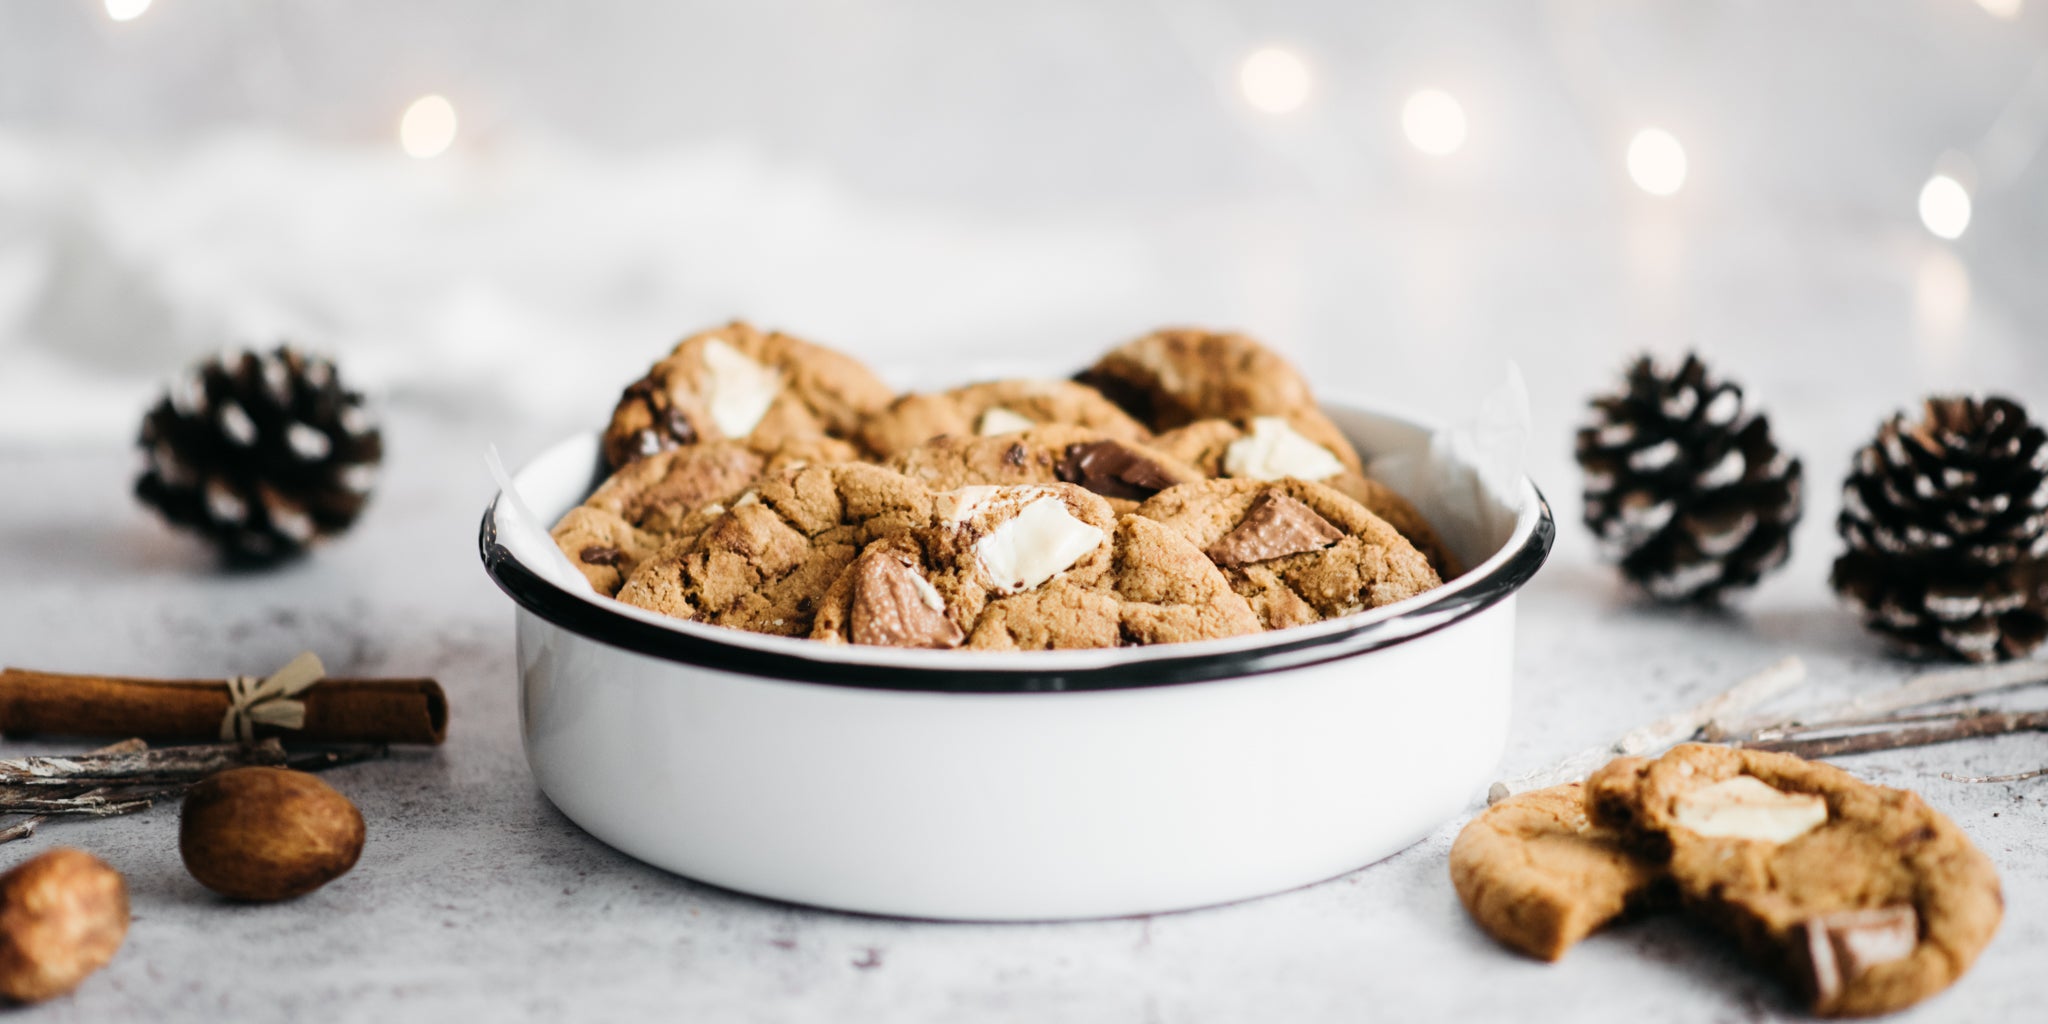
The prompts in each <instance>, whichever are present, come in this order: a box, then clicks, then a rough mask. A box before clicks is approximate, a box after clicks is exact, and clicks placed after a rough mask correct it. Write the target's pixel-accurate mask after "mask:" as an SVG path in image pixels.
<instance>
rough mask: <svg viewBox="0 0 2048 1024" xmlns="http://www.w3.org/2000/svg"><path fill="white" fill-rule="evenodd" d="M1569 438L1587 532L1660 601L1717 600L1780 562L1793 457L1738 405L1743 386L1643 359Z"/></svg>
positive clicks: (1794, 491)
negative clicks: (1582, 483)
mask: <svg viewBox="0 0 2048 1024" xmlns="http://www.w3.org/2000/svg"><path fill="white" fill-rule="evenodd" d="M1592 406H1593V417H1592V422H1591V423H1590V424H1589V425H1587V426H1586V427H1585V428H1583V429H1581V430H1580V431H1579V439H1578V459H1579V465H1580V467H1582V468H1583V469H1584V470H1585V473H1586V493H1585V499H1586V525H1587V526H1588V527H1591V528H1592V530H1593V533H1594V534H1595V535H1596V536H1597V537H1599V539H1600V542H1601V547H1602V548H1603V550H1604V551H1605V552H1606V554H1607V555H1608V557H1609V558H1610V559H1611V560H1613V561H1617V562H1619V563H1620V565H1621V571H1622V574H1623V575H1625V576H1627V577H1628V578H1629V579H1630V580H1632V581H1634V582H1635V583H1637V584H1638V585H1640V586H1641V587H1642V588H1643V589H1644V590H1646V591H1648V592H1649V594H1650V595H1651V596H1652V597H1655V598H1657V599H1659V600H1663V601H1697V602H1702V603H1708V604H1712V603H1717V602H1719V601H1720V600H1721V598H1722V597H1723V596H1724V594H1726V593H1727V592H1728V591H1731V590H1736V589H1741V588H1746V587H1751V586H1755V585H1756V582H1757V580H1759V579H1761V578H1762V577H1763V575H1764V573H1767V572H1769V571H1771V570H1772V569H1775V568H1777V567H1778V566H1779V565H1782V564H1784V561H1785V556H1786V555H1787V554H1788V553H1789V552H1790V550H1791V539H1792V527H1793V526H1794V525H1795V524H1797V523H1798V522H1799V514H1800V510H1801V501H1800V471H1799V460H1798V459H1795V458H1792V457H1791V456H1788V455H1786V454H1785V453H1783V452H1781V451H1779V450H1778V445H1777V443H1776V442H1775V441H1773V440H1772V439H1771V425H1770V421H1769V420H1767V419H1766V418H1765V417H1764V416H1762V415H1761V414H1754V413H1751V412H1749V411H1746V410H1745V409H1744V408H1743V401H1742V389H1741V388H1739V387H1736V386H1735V385H1734V384H1730V383H1726V382H1717V381H1715V380H1714V379H1712V378H1711V377H1709V376H1708V375H1707V369H1706V366H1705V365H1704V364H1702V363H1701V362H1700V361H1699V359H1698V357H1696V356H1687V357H1686V359H1685V364H1684V365H1683V366H1681V367H1679V368H1678V371H1677V372H1676V373H1673V374H1669V375H1666V374H1663V373H1660V372H1659V371H1658V368H1657V366H1656V365H1655V364H1654V363H1653V362H1652V361H1651V360H1650V359H1649V358H1648V357H1647V356H1645V357H1643V358H1640V359H1637V360H1636V361H1635V363H1634V364H1633V365H1632V366H1630V367H1629V370H1628V383H1627V389H1626V390H1625V391H1623V392H1622V393H1620V394H1614V395H1605V396H1601V397H1599V398H1595V399H1594V400H1593V402H1592Z"/></svg>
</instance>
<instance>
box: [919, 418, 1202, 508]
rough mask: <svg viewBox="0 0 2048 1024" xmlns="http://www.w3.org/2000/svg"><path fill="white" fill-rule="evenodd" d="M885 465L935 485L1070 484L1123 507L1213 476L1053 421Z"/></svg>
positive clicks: (952, 443) (940, 443)
mask: <svg viewBox="0 0 2048 1024" xmlns="http://www.w3.org/2000/svg"><path fill="white" fill-rule="evenodd" d="M886 465H888V466H889V468H891V469H894V470H896V471H897V472H899V473H902V474H904V475H906V476H909V477H911V478H913V479H915V480H917V481H919V482H921V483H924V484H926V485H927V486H929V487H931V488H932V489H933V490H952V489H954V488H956V487H969V486H975V485H981V484H999V485H1005V486H1008V485H1017V484H1052V483H1069V484H1076V485H1079V486H1081V487H1085V488H1087V489H1088V490H1090V491H1093V492H1095V493H1096V494H1099V495H1101V496H1102V497H1103V498H1104V499H1105V500H1107V501H1108V502H1109V504H1110V507H1111V508H1113V509H1115V510H1116V511H1118V512H1128V511H1131V510H1132V509H1134V508H1136V507H1137V506H1138V502H1140V501H1143V500H1144V499H1146V498H1149V497H1151V496H1152V495H1154V494H1157V493H1159V492H1160V491H1162V490H1165V489H1166V488H1168V487H1172V486H1173V485H1175V484H1182V483H1189V482H1191V481H1195V480H1203V479H1207V474H1205V473H1203V472H1202V471H1201V470H1199V469H1196V468H1195V467H1194V466H1191V465H1189V464H1187V463H1186V462H1183V461H1181V460H1179V459H1176V458H1174V457H1173V456H1171V455H1167V454H1166V453H1164V452H1161V451H1158V450H1156V449H1154V448H1152V447H1150V446H1148V445H1145V444H1143V443H1140V442H1137V441H1130V440H1124V439H1119V438H1115V437H1112V436H1110V435H1108V434H1105V433H1102V432H1101V431H1098V430H1093V429H1090V428H1087V427H1077V426H1068V425H1060V424H1054V425H1047V426H1041V427H1033V428H1031V429H1030V430H1023V431H1018V432H1016V433H1010V434H1002V435H997V436H992V437H972V436H962V435H957V434H949V435H946V436H943V437H935V438H933V439H931V440H929V441H926V442H924V443H922V444H919V445H916V446H915V447H912V448H909V449H907V450H905V451H902V452H899V453H897V455H896V456H895V457H894V458H891V459H890V460H889V461H888V462H887V463H886Z"/></svg>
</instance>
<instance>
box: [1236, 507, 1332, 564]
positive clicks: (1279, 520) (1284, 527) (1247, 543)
mask: <svg viewBox="0 0 2048 1024" xmlns="http://www.w3.org/2000/svg"><path fill="white" fill-rule="evenodd" d="M1342 539H1344V534H1343V532H1342V531H1340V530H1338V529H1337V528H1336V527H1334V526H1331V525H1330V521H1329V520H1327V519H1324V518H1323V517H1322V516H1319V515H1317V514H1316V510H1315V509H1312V508H1310V507H1308V506H1307V505H1304V504H1302V503H1301V502H1300V501H1299V500H1297V499H1294V498H1290V497H1288V496H1287V495H1285V494H1280V493H1277V492H1270V491H1269V492H1267V493H1265V494H1261V495H1259V497H1258V499H1257V500H1255V501H1253V502H1252V507H1251V509H1250V510H1249V511H1247V512H1246V513H1245V514H1244V519H1243V520H1241V521H1239V522H1238V524H1237V526H1236V527H1234V528H1232V529H1231V531H1230V532H1229V533H1226V534H1224V535H1223V536H1222V537H1221V538H1219V539H1218V540H1217V541H1216V543H1214V544H1211V545H1209V550H1208V551H1207V552H1205V553H1206V554H1207V555H1208V556H1209V559H1210V560H1211V561H1213V562H1215V563H1216V564H1217V565H1250V564H1252V563H1254V562H1264V561H1267V560H1270V559H1274V558H1280V557H1282V556H1284V555H1297V554H1300V553H1302V552H1304V551H1317V550H1321V549H1322V548H1326V547H1329V546H1330V545H1332V544H1335V543H1337V542H1338V541H1340V540H1342Z"/></svg>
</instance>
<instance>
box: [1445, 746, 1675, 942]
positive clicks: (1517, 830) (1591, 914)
mask: <svg viewBox="0 0 2048 1024" xmlns="http://www.w3.org/2000/svg"><path fill="white" fill-rule="evenodd" d="M1585 803H1586V802H1585V795H1584V792H1583V786H1582V785H1581V784H1580V783H1577V782H1574V783H1570V784H1568V785H1563V786H1553V787H1551V788H1549V789H1539V790H1536V791H1534V792H1530V793H1523V794H1521V795H1519V796H1513V797H1509V798H1508V799H1506V800H1503V801H1501V802H1500V803H1497V804H1495V805H1493V806H1492V807H1489V808H1487V809H1486V810H1484V811H1481V812H1480V813H1479V816H1478V817H1476V818H1473V819H1472V820H1471V821H1470V822H1468V823H1467V824H1466V825H1465V827H1464V829H1463V830H1462V831H1460V832H1459V833H1458V839H1457V841H1456V842H1454V843H1452V844H1451V885H1452V886H1453V887H1454V888H1456V889H1457V891H1458V899H1459V900H1461V901H1462V902H1463V903H1464V904H1465V910H1466V911H1467V912H1468V913H1470V914H1471V915H1472V919H1473V920H1474V921H1477V922H1478V923H1479V926H1480V927H1481V928H1484V929H1486V932H1487V934H1489V935H1491V936H1493V937H1494V938H1496V939H1499V940H1500V941H1501V942H1502V943H1503V944H1505V945H1508V946H1511V947H1513V948H1515V949H1518V950H1520V951H1522V952H1524V953H1527V954H1529V955H1530V956H1533V957H1536V958H1538V959H1542V960H1556V959H1558V958H1560V957H1562V956H1564V954H1565V951H1566V950H1568V949H1570V948H1571V947H1572V946H1573V945H1575V944H1577V943H1578V941H1579V940H1580V939H1583V938H1585V937H1586V936H1588V935H1591V934H1592V933H1594V932H1595V931H1598V930H1599V929H1601V928H1604V927H1606V926H1607V925H1608V924H1610V923H1612V922H1614V921H1616V920H1619V919H1620V918H1622V917H1624V916H1627V915H1629V914H1631V913H1634V912H1637V911H1642V910H1646V909H1650V908H1653V907H1656V906H1660V905H1663V904H1666V903H1669V902H1671V901H1672V896H1671V891H1670V885H1671V882H1670V878H1669V876H1667V875H1666V874H1665V872H1664V869H1663V867H1662V866H1661V865H1659V864H1656V863H1654V862H1652V861H1651V860H1650V859H1648V858H1645V857H1642V856H1640V855H1638V854H1636V853H1634V852H1633V851H1631V850H1629V849H1628V848H1627V847H1626V846H1624V845H1623V844H1622V843H1621V841H1620V838H1619V837H1618V836H1617V835H1615V834H1614V833H1613V832H1610V831H1608V830H1606V829H1601V828H1596V827H1594V826H1593V824H1592V823H1591V822H1590V821H1588V820H1587V818H1586V806H1585Z"/></svg>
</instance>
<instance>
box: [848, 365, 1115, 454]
mask: <svg viewBox="0 0 2048 1024" xmlns="http://www.w3.org/2000/svg"><path fill="white" fill-rule="evenodd" d="M1048 424H1066V425H1069V426H1076V427H1086V428H1088V429H1090V430H1093V431H1095V432H1097V433H1099V434H1102V435H1104V436H1106V437H1110V438H1114V439H1116V440H1120V441H1142V440H1144V439H1145V438H1147V437H1150V436H1151V432H1150V431H1148V430H1146V429H1145V427H1144V425H1143V424H1140V423H1139V422H1138V421H1136V420H1134V419H1132V418H1130V417H1129V416H1128V415H1125V413H1124V411H1123V410H1122V409H1119V408H1117V407H1116V406H1115V405H1113V404H1111V403H1110V401H1109V400H1108V399H1106V398H1103V397H1102V396H1101V395H1100V394H1097V393H1096V391H1095V389H1094V388H1090V387H1087V386H1085V385H1082V384H1076V383H1074V382H1073V381H1070V380H998V381H988V382H985V383H981V384H969V385H968V386H966V387H964V388H954V389H953V390H951V391H940V392H936V393H932V394H909V395H904V396H902V397H901V398H898V399H896V401H894V402H891V403H890V404H889V407H888V408H886V409H883V410H881V411H880V412H877V413H875V414H874V415H872V416H869V417H868V418H867V419H866V420H865V421H863V422H862V423H861V425H860V442H861V444H862V445H864V446H865V447H866V448H867V450H868V451H869V452H872V453H873V454H874V455H875V457H877V458H880V459H888V458H891V457H893V456H895V455H897V454H899V453H901V452H904V451H906V450H908V449H910V448H913V447H916V446H917V445H920V444H923V443H924V442H926V441H929V440H931V439H932V438H935V437H940V436H944V435H950V436H953V437H997V436H1002V435H1006V434H1014V433H1017V432H1018V431H1022V430H1029V429H1031V428H1032V427H1034V426H1044V425H1048Z"/></svg>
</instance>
